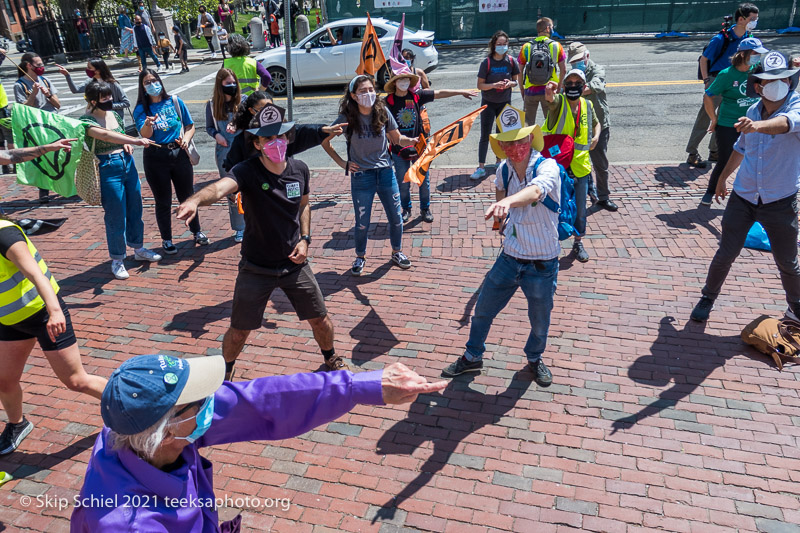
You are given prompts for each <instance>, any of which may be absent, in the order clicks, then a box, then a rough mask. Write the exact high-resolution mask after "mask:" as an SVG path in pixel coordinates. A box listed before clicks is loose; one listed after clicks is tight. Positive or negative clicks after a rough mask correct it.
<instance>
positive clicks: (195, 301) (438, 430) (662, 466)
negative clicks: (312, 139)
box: [0, 166, 800, 533]
mask: <svg viewBox="0 0 800 533" xmlns="http://www.w3.org/2000/svg"><path fill="white" fill-rule="evenodd" d="M461 172H462V171H459V170H448V169H437V170H434V171H433V172H432V176H431V178H432V184H433V188H434V204H433V211H434V214H435V216H436V220H435V222H434V223H433V224H430V225H428V224H424V223H422V221H421V220H412V222H411V223H410V224H409V225H408V226H407V231H406V234H405V235H404V246H405V251H406V252H407V253H408V255H409V256H410V258H411V259H412V261H413V262H414V266H413V268H412V269H411V270H409V271H401V270H399V269H397V268H391V266H390V264H389V262H388V260H389V253H390V247H389V242H388V228H387V225H386V217H385V216H384V214H383V210H382V208H381V207H380V205H379V204H377V203H376V207H375V209H374V211H373V229H372V230H371V233H370V244H369V248H368V259H367V266H366V269H365V275H364V276H363V277H362V278H351V277H350V276H349V274H348V272H347V270H348V268H349V266H350V262H351V261H352V259H353V237H352V220H353V215H352V204H351V202H350V198H349V184H348V183H347V181H346V180H347V178H345V177H344V176H343V175H342V174H341V173H340V172H329V171H325V172H319V173H314V177H313V181H312V188H313V195H314V198H313V202H314V210H313V215H312V216H313V222H312V227H313V234H314V243H313V246H312V253H313V256H314V259H313V268H314V270H315V272H316V273H317V278H318V280H319V283H320V285H321V287H322V290H323V292H324V294H325V296H326V299H327V303H328V306H329V309H330V312H331V315H332V318H333V320H334V323H335V326H336V332H337V343H336V347H337V351H338V352H339V353H340V354H343V355H345V356H346V357H347V358H348V359H351V360H352V363H353V364H354V366H355V367H358V368H361V369H377V368H382V367H383V366H384V365H386V364H388V363H390V362H393V361H401V362H403V363H405V364H407V365H408V366H410V367H412V368H413V369H415V370H416V371H418V372H419V373H420V374H422V375H424V376H426V377H429V378H437V377H438V376H439V373H440V371H441V369H442V368H443V367H444V366H445V365H446V364H448V363H449V362H450V361H452V360H454V358H456V357H457V356H458V355H459V354H460V353H462V350H463V344H464V342H465V341H466V337H467V334H468V328H469V317H470V314H471V310H472V307H473V305H474V302H475V297H476V295H477V290H478V288H479V286H480V284H481V281H482V279H483V276H484V275H485V273H486V271H487V269H488V268H489V266H490V265H491V264H492V262H493V259H494V257H495V256H496V254H497V253H498V250H499V244H500V241H499V237H498V236H497V235H496V233H494V232H492V231H491V229H490V227H489V225H488V224H487V223H485V222H484V221H483V217H482V213H483V210H484V209H485V208H486V207H487V206H488V203H489V199H490V198H491V190H492V189H491V183H490V180H488V179H487V180H484V181H483V182H481V183H478V184H476V183H474V182H472V181H470V180H469V179H468V177H467V175H466V174H462V173H461ZM213 177H214V176H213V175H200V176H197V179H196V181H197V182H198V183H199V182H203V181H207V180H209V179H213ZM706 180H707V174H706V175H703V174H701V173H699V172H697V171H692V170H689V169H687V168H685V166H682V167H660V168H656V167H654V166H635V167H622V168H614V169H613V173H612V180H611V181H612V183H613V187H614V189H615V190H616V192H615V194H614V196H613V197H614V199H615V200H618V202H619V204H620V205H621V206H622V208H621V210H620V212H619V213H617V214H612V213H607V212H604V211H601V212H592V214H591V216H590V218H589V224H588V227H589V238H588V239H587V240H586V241H585V242H586V243H587V249H588V251H589V253H590V254H591V255H592V260H591V261H590V262H589V263H586V264H579V263H577V262H572V260H571V258H570V257H568V256H566V254H567V252H568V249H566V250H565V254H564V255H565V256H566V257H564V258H562V260H561V272H560V273H559V280H558V281H559V283H558V292H557V295H556V303H555V310H554V312H553V321H552V326H551V335H550V341H549V345H548V350H547V352H546V354H545V361H546V362H547V363H548V365H549V366H550V368H551V369H552V371H553V374H554V383H553V385H552V386H551V387H549V388H547V389H543V388H539V387H538V386H537V385H536V384H535V383H531V375H530V374H529V373H527V372H524V371H522V369H523V367H524V363H525V358H524V354H523V353H522V347H523V345H524V343H525V340H526V338H527V334H528V327H527V325H526V324H527V317H526V302H525V301H524V298H523V297H522V296H521V295H520V294H517V295H516V296H515V297H514V299H512V301H511V303H510V304H509V306H508V308H507V309H506V310H505V311H504V312H503V313H502V314H501V315H500V316H499V317H498V318H497V320H496V321H495V323H494V326H493V328H492V331H491V333H490V336H489V339H488V350H487V358H486V360H485V366H484V372H483V374H482V375H480V376H477V377H473V378H472V379H455V380H453V382H452V384H451V385H450V386H449V387H448V388H447V389H446V390H445V391H444V392H443V393H441V394H434V395H430V396H425V397H421V398H420V399H419V400H418V401H417V402H416V403H414V404H412V405H411V406H410V407H406V408H396V407H364V406H360V407H358V408H356V409H355V410H353V412H352V413H350V414H348V415H346V416H344V417H342V418H341V419H339V420H337V421H335V422H332V423H330V424H328V426H327V427H320V428H317V429H315V430H314V431H311V432H309V433H308V434H306V435H303V436H301V437H298V438H295V439H291V440H287V441H281V442H272V443H268V444H265V443H253V442H244V443H238V444H232V445H229V446H223V447H216V448H213V449H209V450H207V451H206V455H207V456H208V457H209V458H210V459H211V460H212V461H213V462H214V465H215V486H216V489H217V495H218V496H220V497H225V496H228V497H230V498H232V499H235V498H237V497H240V498H244V497H248V496H249V497H251V498H252V497H260V498H262V499H263V498H273V499H275V498H289V499H290V500H291V504H290V506H289V509H288V510H283V509H281V508H280V507H272V508H264V507H263V506H262V507H261V508H259V509H254V508H245V509H241V510H242V511H243V512H244V516H243V518H244V525H245V526H246V528H245V529H247V530H253V531H274V532H315V533H316V532H328V531H330V532H333V531H371V532H377V531H380V532H384V533H386V532H395V531H436V532H457V533H470V532H488V531H515V532H531V531H536V532H555V531H558V532H566V531H608V532H639V531H649V530H652V531H655V530H660V531H680V532H703V533H706V532H711V531H731V530H735V529H738V530H741V531H756V530H761V531H798V530H799V529H798V526H797V525H796V524H798V523H800V501H799V500H798V497H797V494H800V452H798V439H800V410H799V408H800V397H798V390H799V389H800V380H798V378H797V376H798V373H797V370H796V369H795V368H794V367H792V366H789V367H787V368H786V369H785V370H784V371H783V372H778V371H777V369H776V368H774V366H773V365H772V364H771V363H770V361H769V360H768V359H767V358H766V357H764V356H762V355H760V354H758V353H757V352H755V351H753V350H752V349H750V348H748V347H746V346H745V345H743V344H742V342H741V341H740V339H739V333H740V331H741V329H742V327H743V326H744V325H745V324H747V323H748V322H749V321H750V320H752V319H753V318H755V317H757V316H758V315H760V314H762V313H767V314H771V315H776V316H777V315H778V314H780V313H781V312H782V311H783V309H784V308H785V302H784V296H783V291H782V290H781V287H780V283H779V280H778V273H777V269H776V267H775V266H774V264H773V262H772V259H771V257H770V256H769V254H764V253H761V252H751V251H747V250H746V251H744V252H743V253H742V256H741V257H740V259H739V260H738V261H737V263H736V264H735V266H734V268H733V269H732V271H731V274H730V276H729V279H728V282H727V283H726V285H725V288H724V292H723V295H722V296H721V298H720V299H719V301H718V303H717V309H716V310H715V311H714V313H713V314H712V320H711V321H710V322H709V323H708V324H707V325H706V326H703V325H700V324H696V323H690V321H689V320H688V316H689V313H690V311H691V309H692V306H693V305H694V303H695V302H696V300H697V299H698V297H699V290H700V287H701V286H702V284H703V280H704V277H705V273H706V269H707V267H708V263H709V261H710V258H711V256H712V255H713V253H714V251H715V249H716V239H717V237H718V235H719V221H720V215H721V213H722V208H721V207H719V206H716V205H715V206H713V207H712V208H710V209H707V208H698V203H699V197H700V195H701V194H702V191H703V190H704V189H705V184H706ZM0 192H2V193H3V196H4V197H5V200H6V202H7V203H5V204H4V207H5V209H6V211H7V212H10V213H12V214H13V215H15V216H17V217H21V216H23V215H24V216H36V217H40V218H57V217H68V221H67V222H66V223H65V225H64V226H63V227H62V228H61V229H60V230H59V231H57V232H55V233H51V234H49V235H43V236H40V237H35V238H34V242H35V243H36V245H37V246H38V247H39V249H40V250H41V251H42V253H43V255H44V257H45V259H46V261H47V262H48V264H49V265H50V268H51V270H52V271H53V272H54V273H55V274H56V276H57V277H58V279H59V281H60V282H61V285H62V287H63V290H64V292H63V294H65V295H66V296H65V299H66V301H67V302H69V304H70V305H71V312H72V316H73V321H74V323H75V326H76V331H77V334H78V336H79V338H80V343H81V346H82V353H83V358H84V362H85V364H86V366H87V368H88V370H89V371H91V372H96V373H99V374H101V375H106V376H107V375H109V374H110V373H111V371H112V370H113V369H114V368H115V367H116V366H118V365H119V364H120V362H122V361H124V360H125V359H127V358H129V357H131V356H132V355H136V354H144V353H155V352H162V353H173V354H178V355H182V354H185V355H207V354H217V353H220V344H221V339H222V335H223V333H224V332H225V330H226V328H227V326H228V323H229V315H230V306H231V297H232V288H233V282H234V279H235V275H236V263H237V260H238V254H239V250H238V245H236V244H234V243H233V240H232V238H231V237H232V232H231V231H230V230H229V226H228V216H227V208H226V207H225V206H223V205H222V204H219V205H217V206H212V207H209V208H204V209H203V210H202V212H201V217H202V222H203V228H204V230H205V231H206V232H207V233H208V235H209V237H210V238H211V239H212V241H213V244H212V245H211V246H209V247H207V248H203V249H200V248H195V247H193V246H192V245H191V244H190V243H189V242H188V240H187V239H188V237H189V234H188V232H186V231H185V228H184V227H182V226H179V223H178V222H177V221H176V223H175V232H176V241H177V244H178V246H179V249H180V251H179V253H178V255H176V256H167V257H166V258H165V259H164V260H163V261H162V262H161V263H159V264H155V265H145V266H141V265H135V264H134V263H133V262H131V263H129V270H130V272H131V277H130V279H128V280H126V281H116V280H114V279H113V278H112V276H111V274H110V267H109V263H108V260H107V250H106V246H105V239H104V230H103V222H102V218H103V212H102V209H100V208H96V207H88V206H86V205H83V204H82V203H78V202H71V201H66V200H58V201H55V202H53V203H51V204H50V205H48V206H46V207H38V206H34V204H32V203H31V202H30V201H29V200H32V199H33V198H34V196H35V190H34V189H31V188H25V187H21V186H18V185H15V184H9V183H4V184H3V185H2V187H0ZM145 203H146V207H145V226H146V231H147V237H149V238H148V239H146V241H148V242H149V243H150V244H153V245H155V244H157V243H158V241H157V231H156V227H155V222H154V217H153V206H152V197H151V196H150V194H149V191H148V190H147V189H146V188H145ZM31 206H34V207H33V208H32V207H31ZM417 212H418V208H417V206H416V205H415V207H414V216H416V215H417ZM567 245H568V244H567ZM321 361H322V359H321V355H320V354H319V351H318V348H317V346H316V344H315V342H314V340H313V338H312V336H311V332H310V329H309V328H308V326H307V325H306V324H304V323H300V322H298V320H297V319H296V317H295V316H294V314H293V313H292V310H291V306H290V305H289V303H288V301H287V300H286V298H285V297H284V295H283V294H276V295H275V297H274V300H273V301H272V302H271V303H270V305H269V307H268V308H267V313H266V314H265V319H264V327H263V328H262V329H261V330H259V331H258V332H255V333H254V334H253V335H252V336H251V337H250V342H249V344H248V346H247V347H246V349H245V351H244V353H243V354H242V357H241V359H240V364H239V365H238V366H237V368H238V377H239V378H241V379H248V378H255V377H258V376H263V375H271V374H288V373H293V372H307V371H315V370H317V369H318V368H319V367H320V363H321ZM29 363H30V364H29V367H28V369H27V371H26V373H25V375H24V376H23V380H24V383H23V387H24V390H25V403H26V413H27V416H28V417H29V418H30V420H31V421H33V423H34V424H35V425H36V429H35V430H34V432H33V433H32V434H31V436H30V437H28V439H27V440H25V442H24V443H23V445H22V446H21V448H20V450H19V451H18V452H16V453H15V454H13V455H11V456H8V457H5V458H3V459H0V470H6V471H8V472H11V473H13V474H14V476H15V477H16V478H17V479H16V480H14V481H12V482H10V483H8V484H7V485H5V486H4V487H3V488H2V489H0V523H2V525H3V526H5V528H6V530H7V531H66V530H67V529H68V518H69V515H70V512H71V507H69V508H66V509H61V510H59V509H57V508H55V509H54V508H52V507H43V506H41V505H38V502H37V499H36V497H37V496H45V497H53V498H58V497H61V498H68V499H71V498H72V497H73V496H74V495H75V494H76V493H77V491H78V490H79V488H80V486H81V483H82V473H83V471H84V469H85V466H86V462H87V460H88V457H89V454H90V450H91V446H92V444H93V441H94V436H95V435H96V433H97V429H98V428H99V427H100V424H101V419H100V416H99V414H98V407H97V404H96V403H95V402H94V401H92V400H90V399H88V398H86V397H82V396H79V395H77V394H75V393H72V392H70V391H68V390H67V389H66V388H64V387H63V386H62V385H61V384H60V383H59V382H58V381H57V379H56V378H55V377H54V375H53V373H52V371H51V370H50V369H49V367H48V366H47V364H46V361H45V360H44V358H43V357H42V355H41V352H40V351H39V350H38V348H37V349H36V351H35V352H34V355H33V356H32V357H31V358H30V361H29ZM211 430H212V431H213V427H212V429H211ZM23 496H28V497H31V498H32V502H33V503H32V504H31V505H28V506H25V505H23V498H22V497H23ZM238 510H239V509H234V508H225V509H223V510H222V511H221V515H222V517H223V518H230V517H232V516H234V515H235V513H236V512H238Z"/></svg>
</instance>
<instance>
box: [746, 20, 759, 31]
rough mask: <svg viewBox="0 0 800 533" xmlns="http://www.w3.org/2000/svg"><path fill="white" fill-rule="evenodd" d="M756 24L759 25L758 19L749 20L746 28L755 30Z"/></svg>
mask: <svg viewBox="0 0 800 533" xmlns="http://www.w3.org/2000/svg"><path fill="white" fill-rule="evenodd" d="M756 26H758V19H756V20H751V21H750V22H748V23H747V26H746V28H747V29H748V30H750V31H753V30H754V29H756Z"/></svg>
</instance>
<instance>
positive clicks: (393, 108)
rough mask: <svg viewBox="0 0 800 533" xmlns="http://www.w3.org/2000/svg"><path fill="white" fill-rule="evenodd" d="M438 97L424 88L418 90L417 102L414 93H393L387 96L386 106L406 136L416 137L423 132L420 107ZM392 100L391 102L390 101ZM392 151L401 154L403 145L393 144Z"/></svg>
mask: <svg viewBox="0 0 800 533" xmlns="http://www.w3.org/2000/svg"><path fill="white" fill-rule="evenodd" d="M435 98H436V96H435V93H434V92H433V91H432V90H430V89H422V90H420V91H418V92H417V102H416V103H414V93H412V92H411V91H407V92H406V95H405V96H397V94H391V95H388V96H386V98H384V100H385V101H386V108H387V109H388V110H389V113H390V114H391V115H392V116H393V117H394V119H395V121H396V122H397V129H398V130H399V131H400V133H401V134H402V135H405V136H406V137H416V136H418V135H419V134H420V133H422V120H420V109H421V108H422V107H423V106H424V105H425V104H429V103H431V102H433V100H434V99H435ZM390 102H391V103H390ZM391 148H392V153H394V154H399V153H400V150H402V146H397V145H394V144H393V145H392V147H391Z"/></svg>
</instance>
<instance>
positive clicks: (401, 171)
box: [384, 67, 478, 223]
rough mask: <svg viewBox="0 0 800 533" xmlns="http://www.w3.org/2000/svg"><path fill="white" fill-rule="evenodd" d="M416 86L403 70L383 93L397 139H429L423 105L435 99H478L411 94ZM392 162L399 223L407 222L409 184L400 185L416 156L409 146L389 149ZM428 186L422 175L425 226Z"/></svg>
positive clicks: (461, 93) (448, 93)
mask: <svg viewBox="0 0 800 533" xmlns="http://www.w3.org/2000/svg"><path fill="white" fill-rule="evenodd" d="M418 84H419V76H417V75H416V74H413V73H412V72H411V71H410V70H409V69H408V68H407V67H404V68H403V69H401V70H399V71H398V72H397V73H396V74H395V75H394V76H392V77H391V78H390V79H389V81H388V82H386V86H385V87H384V89H385V90H386V93H387V95H388V96H386V98H385V100H386V107H387V108H388V109H389V113H390V114H391V115H392V116H393V117H394V119H395V121H397V128H398V129H399V130H400V134H401V135H405V136H406V137H418V136H419V134H420V133H424V134H425V136H426V137H429V136H430V123H429V122H428V111H427V109H425V104H428V103H430V102H433V101H434V100H436V99H439V98H450V97H451V96H463V97H464V98H467V99H468V100H471V99H472V98H473V97H474V96H478V91H450V90H440V91H431V90H418V91H417V92H413V90H414V89H416V88H417V85H418ZM391 149H392V162H393V163H394V174H395V179H397V184H398V186H399V187H400V205H401V206H402V208H403V222H408V221H409V219H410V218H411V183H410V182H407V181H403V178H404V177H405V175H406V172H408V169H409V168H410V167H411V164H412V163H413V162H414V161H416V159H417V158H418V157H419V154H418V153H417V151H416V148H414V147H413V146H409V147H406V148H403V147H402V146H397V145H392V147H391ZM430 207H431V183H430V178H429V177H428V175H427V174H425V181H423V182H422V185H420V186H419V210H420V214H421V215H422V219H423V220H424V221H425V222H428V223H430V222H433V214H432V213H431V209H430Z"/></svg>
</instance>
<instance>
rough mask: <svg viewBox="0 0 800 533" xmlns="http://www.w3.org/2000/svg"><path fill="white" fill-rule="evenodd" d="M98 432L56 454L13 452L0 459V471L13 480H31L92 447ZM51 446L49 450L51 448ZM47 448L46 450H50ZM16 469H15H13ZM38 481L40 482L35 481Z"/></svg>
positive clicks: (50, 452)
mask: <svg viewBox="0 0 800 533" xmlns="http://www.w3.org/2000/svg"><path fill="white" fill-rule="evenodd" d="M98 433H99V432H97V433H94V434H92V435H87V436H85V437H83V438H82V439H80V440H78V441H75V442H73V443H72V444H70V445H69V446H67V447H66V448H64V449H63V450H59V451H56V452H53V451H49V452H48V453H40V452H36V453H27V452H22V451H19V450H17V451H15V452H14V453H12V454H10V455H7V456H5V457H3V458H2V459H0V470H5V471H6V472H8V473H9V474H11V475H12V476H14V479H15V480H17V479H25V478H33V477H34V476H35V475H36V474H37V473H39V472H41V471H43V470H51V469H52V468H53V467H54V466H56V465H58V464H60V463H62V462H63V461H66V460H67V459H72V458H73V457H75V456H76V455H80V454H81V453H83V452H84V451H86V450H88V449H89V448H91V447H92V446H93V445H94V442H95V440H96V439H97V435H98ZM52 446H53V445H51V447H50V448H52ZM50 448H48V450H49V449H50ZM14 467H16V468H14ZM36 481H40V480H36Z"/></svg>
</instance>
